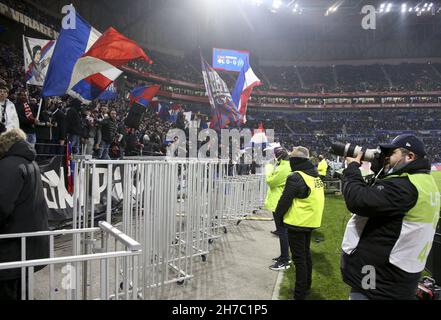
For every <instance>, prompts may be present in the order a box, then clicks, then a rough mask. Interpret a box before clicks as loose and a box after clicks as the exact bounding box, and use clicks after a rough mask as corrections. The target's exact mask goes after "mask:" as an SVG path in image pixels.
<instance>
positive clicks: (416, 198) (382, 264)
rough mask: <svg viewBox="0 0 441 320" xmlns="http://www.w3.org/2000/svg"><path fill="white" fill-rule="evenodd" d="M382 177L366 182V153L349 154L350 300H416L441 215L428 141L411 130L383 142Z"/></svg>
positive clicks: (346, 253)
mask: <svg viewBox="0 0 441 320" xmlns="http://www.w3.org/2000/svg"><path fill="white" fill-rule="evenodd" d="M380 148H381V156H382V160H381V158H380V160H378V161H379V163H380V165H379V166H378V169H380V168H381V169H380V171H379V174H378V179H376V180H374V181H373V182H372V183H370V184H366V183H365V182H364V180H363V177H362V175H361V172H360V170H359V168H360V163H361V159H362V157H363V154H362V153H361V152H360V153H359V154H358V156H357V158H347V161H348V167H347V169H346V170H345V171H344V173H343V195H344V198H345V201H346V206H347V207H348V209H349V210H350V211H351V212H352V213H353V214H354V215H353V216H352V218H351V219H350V221H349V222H348V225H347V227H346V232H345V236H344V239H343V243H342V249H343V254H342V260H341V272H342V276H343V280H344V281H345V282H346V283H347V284H348V285H349V286H351V288H352V291H351V295H350V299H351V300H368V299H401V300H404V299H415V292H416V289H417V283H418V280H419V279H420V276H421V271H423V269H424V267H425V264H426V260H427V257H428V255H429V252H430V249H431V246H432V241H433V238H434V234H435V228H436V225H437V223H438V219H439V211H440V200H439V191H438V188H437V186H436V184H435V181H434V179H433V177H432V176H431V174H430V169H431V166H430V162H429V160H428V159H427V157H426V152H425V150H424V149H425V148H424V144H423V142H422V141H421V140H419V139H418V138H417V137H415V136H413V135H409V134H405V135H400V136H398V137H397V138H395V139H394V140H393V141H392V143H391V144H389V145H381V146H380Z"/></svg>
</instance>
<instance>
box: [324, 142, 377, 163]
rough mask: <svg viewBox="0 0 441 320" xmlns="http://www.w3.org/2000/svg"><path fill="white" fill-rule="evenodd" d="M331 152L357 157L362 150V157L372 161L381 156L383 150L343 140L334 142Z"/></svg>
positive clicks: (364, 159) (363, 159)
mask: <svg viewBox="0 0 441 320" xmlns="http://www.w3.org/2000/svg"><path fill="white" fill-rule="evenodd" d="M329 152H330V153H332V154H334V155H336V156H341V157H345V158H346V157H350V158H356V157H357V156H358V155H359V154H360V152H363V153H364V155H363V157H362V159H361V160H362V161H368V162H372V161H374V160H376V159H378V158H379V157H380V154H381V150H380V148H377V149H365V148H363V147H360V146H357V145H354V144H351V143H342V142H334V143H333V144H332V146H331V150H330V151H329Z"/></svg>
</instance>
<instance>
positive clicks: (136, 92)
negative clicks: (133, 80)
mask: <svg viewBox="0 0 441 320" xmlns="http://www.w3.org/2000/svg"><path fill="white" fill-rule="evenodd" d="M160 88H161V86H159V85H153V86H150V87H136V88H135V89H133V91H132V92H131V94H130V103H131V104H132V106H131V108H130V111H129V114H128V115H127V118H126V120H125V121H124V122H125V124H126V126H127V127H128V128H132V129H138V128H139V125H140V123H141V119H142V116H143V114H144V112H145V110H146V108H147V107H148V106H150V104H151V102H152V101H153V98H154V97H155V96H156V95H157V94H158V92H159V89H160Z"/></svg>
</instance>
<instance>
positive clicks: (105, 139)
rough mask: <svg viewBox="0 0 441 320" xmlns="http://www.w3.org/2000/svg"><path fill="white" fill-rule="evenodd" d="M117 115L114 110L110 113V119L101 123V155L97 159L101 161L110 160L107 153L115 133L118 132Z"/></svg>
mask: <svg viewBox="0 0 441 320" xmlns="http://www.w3.org/2000/svg"><path fill="white" fill-rule="evenodd" d="M116 120H117V114H116V111H115V110H112V111H110V117H109V118H107V119H104V120H103V122H102V123H101V134H102V137H101V145H100V149H101V151H100V152H101V155H100V157H99V159H102V160H110V156H109V151H110V147H111V146H112V142H113V141H114V139H115V137H116V134H117V131H118V123H117V121H116Z"/></svg>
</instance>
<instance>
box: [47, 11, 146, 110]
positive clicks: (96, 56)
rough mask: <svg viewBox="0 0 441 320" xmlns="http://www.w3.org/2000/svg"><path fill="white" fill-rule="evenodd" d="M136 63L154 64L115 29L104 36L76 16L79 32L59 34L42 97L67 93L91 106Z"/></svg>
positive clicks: (66, 31)
mask: <svg viewBox="0 0 441 320" xmlns="http://www.w3.org/2000/svg"><path fill="white" fill-rule="evenodd" d="M136 59H144V60H145V61H147V62H149V63H151V60H150V58H149V57H147V55H146V54H145V53H144V51H143V50H142V49H141V48H140V47H139V46H138V45H137V44H136V43H135V42H133V41H132V40H129V39H127V38H125V37H124V36H123V35H121V34H120V33H118V32H117V31H116V30H115V29H113V28H109V29H108V30H107V31H106V32H105V33H104V34H103V35H101V34H100V33H99V32H98V31H97V30H95V29H94V28H92V27H91V26H90V25H89V24H88V23H87V22H86V21H84V20H83V19H82V18H81V17H80V16H79V15H78V14H77V15H76V28H75V29H73V30H72V29H62V30H61V32H60V36H59V38H58V40H57V44H56V46H55V50H54V55H53V57H52V61H51V64H50V65H49V70H48V75H47V77H46V81H45V83H44V88H43V95H44V96H59V95H63V94H66V93H68V94H69V95H71V96H73V97H75V98H78V99H80V100H81V101H83V102H84V103H89V102H91V101H92V100H94V99H96V98H98V96H99V95H100V94H101V93H102V92H103V91H105V90H106V89H107V88H108V87H109V86H110V84H112V83H113V81H115V80H116V79H117V78H118V77H119V76H120V75H121V73H122V71H121V70H119V69H118V67H121V66H122V65H124V64H126V63H127V62H129V61H132V60H136Z"/></svg>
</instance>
